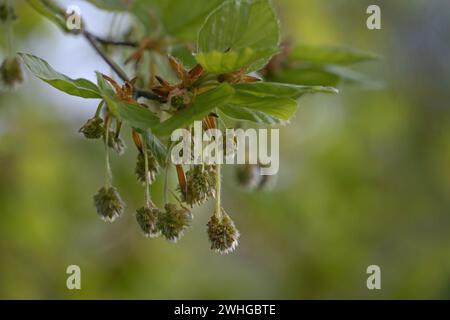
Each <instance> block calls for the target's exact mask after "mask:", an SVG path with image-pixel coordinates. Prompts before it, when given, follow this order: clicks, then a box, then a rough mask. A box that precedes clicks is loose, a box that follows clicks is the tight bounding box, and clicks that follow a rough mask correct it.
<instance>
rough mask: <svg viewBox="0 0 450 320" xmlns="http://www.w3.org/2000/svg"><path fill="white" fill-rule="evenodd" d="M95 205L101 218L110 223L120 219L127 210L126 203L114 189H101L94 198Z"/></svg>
mask: <svg viewBox="0 0 450 320" xmlns="http://www.w3.org/2000/svg"><path fill="white" fill-rule="evenodd" d="M94 204H95V207H96V209H97V213H98V214H99V215H100V217H101V218H102V219H103V220H105V221H109V222H113V221H114V220H116V219H117V218H118V217H120V216H121V215H122V213H123V211H124V209H125V203H124V202H123V201H122V198H121V197H120V194H119V193H118V192H117V190H116V188H114V187H110V188H105V187H103V188H101V189H100V190H99V191H98V192H97V194H96V195H95V196H94Z"/></svg>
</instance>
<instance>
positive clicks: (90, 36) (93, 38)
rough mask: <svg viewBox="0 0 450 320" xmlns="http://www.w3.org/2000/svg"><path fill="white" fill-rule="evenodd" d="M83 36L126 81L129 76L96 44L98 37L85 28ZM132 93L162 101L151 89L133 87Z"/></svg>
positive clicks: (137, 96)
mask: <svg viewBox="0 0 450 320" xmlns="http://www.w3.org/2000/svg"><path fill="white" fill-rule="evenodd" d="M82 34H83V36H84V38H85V39H86V40H87V41H88V42H89V44H90V45H91V46H92V47H93V48H94V50H95V51H96V52H97V53H98V55H99V56H100V57H101V58H102V59H103V60H104V61H105V62H106V63H107V64H108V65H109V66H110V67H111V69H112V70H113V71H114V72H115V73H116V74H117V75H118V76H119V77H120V79H122V81H124V82H127V81H129V78H128V76H127V74H126V73H125V71H123V70H122V69H121V68H120V67H119V65H117V63H115V62H114V61H113V60H112V59H110V58H109V57H108V56H107V55H106V54H105V53H104V52H103V50H102V48H101V47H100V46H99V45H98V43H97V41H99V40H98V39H99V38H98V37H96V36H94V35H93V34H92V33H90V32H89V31H87V30H83V32H82ZM134 94H135V96H136V98H140V97H143V98H146V99H149V100H155V101H158V102H164V99H162V98H161V97H159V96H158V95H156V94H154V93H153V92H151V91H148V90H144V89H140V88H134Z"/></svg>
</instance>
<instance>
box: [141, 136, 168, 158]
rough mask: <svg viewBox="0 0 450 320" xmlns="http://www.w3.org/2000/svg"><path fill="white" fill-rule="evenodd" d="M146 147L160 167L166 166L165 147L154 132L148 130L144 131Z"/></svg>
mask: <svg viewBox="0 0 450 320" xmlns="http://www.w3.org/2000/svg"><path fill="white" fill-rule="evenodd" d="M145 135H146V139H147V147H148V149H149V150H150V151H151V152H152V154H153V155H154V156H155V158H156V160H157V161H158V163H159V165H160V166H161V167H166V157H167V148H166V146H165V145H164V144H163V143H162V142H161V140H159V139H158V138H157V137H156V136H155V135H154V134H152V133H151V132H150V131H149V130H146V131H145Z"/></svg>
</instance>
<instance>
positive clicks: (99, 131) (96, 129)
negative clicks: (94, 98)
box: [78, 116, 105, 139]
mask: <svg viewBox="0 0 450 320" xmlns="http://www.w3.org/2000/svg"><path fill="white" fill-rule="evenodd" d="M78 132H81V133H82V134H83V135H84V136H85V137H86V138H87V139H100V138H101V137H102V136H103V135H104V134H105V127H104V126H103V119H102V118H100V117H97V116H96V117H93V118H91V119H89V120H88V121H86V123H85V124H84V125H83V126H82V127H81V128H80V130H78Z"/></svg>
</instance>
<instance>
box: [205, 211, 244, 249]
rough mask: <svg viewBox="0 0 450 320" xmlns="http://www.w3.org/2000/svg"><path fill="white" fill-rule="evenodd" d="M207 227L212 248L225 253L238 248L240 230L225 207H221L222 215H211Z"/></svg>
mask: <svg viewBox="0 0 450 320" xmlns="http://www.w3.org/2000/svg"><path fill="white" fill-rule="evenodd" d="M207 227H208V237H209V241H210V242H211V249H212V250H215V251H217V252H219V253H222V254H223V253H230V252H233V251H234V249H236V247H237V246H238V242H239V231H238V230H237V229H236V226H235V225H234V222H233V220H231V218H230V216H229V215H228V214H227V213H226V212H225V210H224V209H223V208H221V215H217V214H214V215H213V216H212V217H211V219H210V220H209V222H208V224H207Z"/></svg>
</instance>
